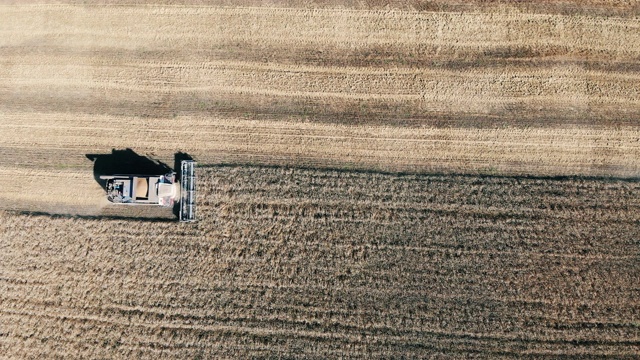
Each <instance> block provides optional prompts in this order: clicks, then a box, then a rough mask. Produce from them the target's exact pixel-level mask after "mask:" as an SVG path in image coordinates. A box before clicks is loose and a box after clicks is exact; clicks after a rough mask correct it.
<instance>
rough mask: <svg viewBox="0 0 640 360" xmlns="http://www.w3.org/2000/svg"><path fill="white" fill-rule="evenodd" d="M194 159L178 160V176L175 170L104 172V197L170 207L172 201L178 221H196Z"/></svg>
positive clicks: (121, 202) (126, 202)
mask: <svg viewBox="0 0 640 360" xmlns="http://www.w3.org/2000/svg"><path fill="white" fill-rule="evenodd" d="M195 168H196V162H195V161H193V160H183V161H182V162H181V163H180V178H179V181H178V179H176V173H175V172H170V173H167V174H164V175H107V176H100V179H102V180H106V186H105V188H106V190H107V199H108V200H109V201H111V202H112V203H115V204H125V205H156V206H158V205H159V206H164V207H173V206H174V205H175V202H176V201H179V203H178V206H179V209H180V213H179V215H178V218H179V220H180V221H181V222H191V221H195V220H196V172H195Z"/></svg>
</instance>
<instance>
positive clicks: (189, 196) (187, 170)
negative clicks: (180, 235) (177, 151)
mask: <svg viewBox="0 0 640 360" xmlns="http://www.w3.org/2000/svg"><path fill="white" fill-rule="evenodd" d="M180 221H196V162H195V161H193V160H183V161H182V163H181V164H180Z"/></svg>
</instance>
